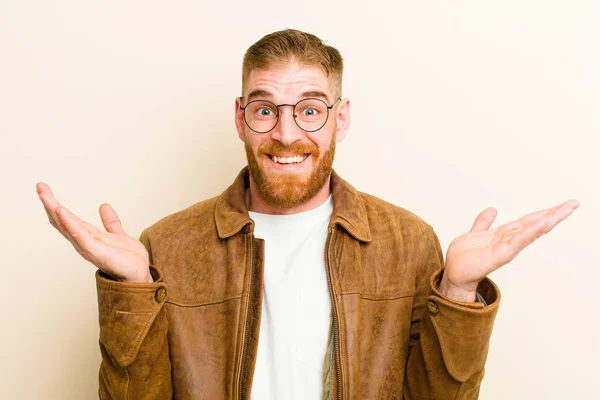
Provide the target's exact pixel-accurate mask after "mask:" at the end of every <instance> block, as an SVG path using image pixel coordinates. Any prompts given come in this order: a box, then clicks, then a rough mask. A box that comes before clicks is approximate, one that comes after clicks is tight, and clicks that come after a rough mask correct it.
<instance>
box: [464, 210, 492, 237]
mask: <svg viewBox="0 0 600 400" xmlns="http://www.w3.org/2000/svg"><path fill="white" fill-rule="evenodd" d="M497 215H498V210H496V209H495V208H494V207H488V208H486V209H485V210H483V211H482V212H481V213H479V215H478V216H477V218H475V222H474V223H473V226H472V227H471V230H470V231H469V232H481V231H487V230H488V229H490V226H492V224H493V223H494V220H495V219H496V216H497Z"/></svg>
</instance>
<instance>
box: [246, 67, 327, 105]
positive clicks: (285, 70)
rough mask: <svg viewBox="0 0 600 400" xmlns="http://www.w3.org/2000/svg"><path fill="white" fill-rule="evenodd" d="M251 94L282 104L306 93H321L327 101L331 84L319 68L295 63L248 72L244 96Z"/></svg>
mask: <svg viewBox="0 0 600 400" xmlns="http://www.w3.org/2000/svg"><path fill="white" fill-rule="evenodd" d="M252 92H260V93H261V96H260V97H265V96H267V97H271V98H272V99H273V100H276V101H282V102H286V101H293V100H294V99H297V98H299V97H302V94H303V93H307V92H323V93H325V94H326V97H327V100H331V99H332V97H333V95H332V93H333V90H332V87H331V82H330V80H329V79H328V78H327V75H326V74H325V71H323V69H322V68H321V67H319V66H307V65H300V64H297V63H292V64H278V65H274V66H270V67H269V68H266V69H254V70H252V71H250V74H249V75H248V80H247V82H246V90H245V95H246V96H248V95H251V94H252Z"/></svg>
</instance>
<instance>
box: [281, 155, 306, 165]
mask: <svg viewBox="0 0 600 400" xmlns="http://www.w3.org/2000/svg"><path fill="white" fill-rule="evenodd" d="M306 157H308V156H294V157H277V156H273V157H272V158H273V161H275V162H276V163H278V164H293V163H296V164H297V163H301V162H302V161H304V160H305V159H306Z"/></svg>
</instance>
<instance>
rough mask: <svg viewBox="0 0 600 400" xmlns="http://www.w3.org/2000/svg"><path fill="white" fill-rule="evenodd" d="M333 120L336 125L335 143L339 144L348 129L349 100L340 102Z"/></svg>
mask: <svg viewBox="0 0 600 400" xmlns="http://www.w3.org/2000/svg"><path fill="white" fill-rule="evenodd" d="M335 118H336V123H337V132H336V142H338V143H339V142H341V141H342V140H343V139H344V137H346V133H348V130H349V129H350V99H348V98H344V99H342V100H340V104H339V105H338V107H337V112H336V113H335Z"/></svg>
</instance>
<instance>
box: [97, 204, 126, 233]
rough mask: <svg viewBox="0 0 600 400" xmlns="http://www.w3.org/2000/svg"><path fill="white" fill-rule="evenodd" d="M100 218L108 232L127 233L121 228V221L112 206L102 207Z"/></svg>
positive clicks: (104, 205)
mask: <svg viewBox="0 0 600 400" xmlns="http://www.w3.org/2000/svg"><path fill="white" fill-rule="evenodd" d="M100 218H101V219H102V224H103V225H104V228H105V229H106V231H107V232H111V233H125V232H124V231H123V227H122V226H121V220H120V219H119V217H118V216H117V213H116V212H115V210H114V209H113V208H112V207H111V205H110V204H106V203H105V204H102V205H100Z"/></svg>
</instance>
